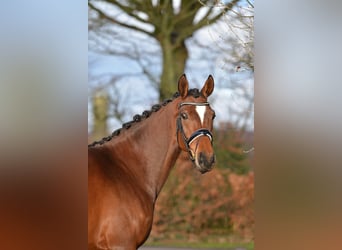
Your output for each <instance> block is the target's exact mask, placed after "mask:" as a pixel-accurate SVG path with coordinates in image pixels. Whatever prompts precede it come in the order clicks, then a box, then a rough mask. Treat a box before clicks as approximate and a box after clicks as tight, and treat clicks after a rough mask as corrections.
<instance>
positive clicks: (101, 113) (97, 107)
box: [91, 92, 109, 141]
mask: <svg viewBox="0 0 342 250" xmlns="http://www.w3.org/2000/svg"><path fill="white" fill-rule="evenodd" d="M92 103H93V115H94V124H93V130H92V136H91V137H92V140H93V141H94V140H99V139H101V138H103V137H105V136H106V135H107V134H108V128H107V118H108V111H109V96H108V94H107V93H103V92H95V94H94V96H93V102H92Z"/></svg>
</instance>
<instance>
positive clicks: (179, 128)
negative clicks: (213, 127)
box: [176, 102, 213, 161]
mask: <svg viewBox="0 0 342 250" xmlns="http://www.w3.org/2000/svg"><path fill="white" fill-rule="evenodd" d="M184 105H193V106H209V103H208V102H202V103H198V102H182V103H180V104H179V105H178V109H180V108H181V107H182V106H184ZM176 122H177V134H178V132H180V133H181V135H182V138H183V141H184V144H185V147H186V150H187V151H188V153H189V156H190V160H191V161H195V158H194V155H193V153H192V151H191V149H190V144H191V143H192V142H194V141H195V140H196V139H198V138H199V137H201V136H208V138H209V140H210V142H211V143H212V142H213V135H212V133H211V132H210V131H209V130H208V129H205V128H201V129H198V130H196V131H195V132H193V133H192V134H191V135H190V137H189V138H187V137H186V136H185V133H184V129H183V125H182V118H181V115H180V114H179V115H178V117H177V121H176ZM177 141H178V136H177ZM178 145H179V142H178Z"/></svg>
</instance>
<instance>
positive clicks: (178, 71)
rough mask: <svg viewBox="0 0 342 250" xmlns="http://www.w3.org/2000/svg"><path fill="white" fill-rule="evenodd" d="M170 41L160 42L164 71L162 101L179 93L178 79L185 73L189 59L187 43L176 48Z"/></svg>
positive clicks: (179, 44) (161, 86)
mask: <svg viewBox="0 0 342 250" xmlns="http://www.w3.org/2000/svg"><path fill="white" fill-rule="evenodd" d="M170 40H171V39H164V40H162V41H160V43H161V47H162V53H163V54H162V56H163V71H162V75H161V81H160V87H159V88H160V89H159V94H160V95H159V99H160V100H161V101H162V100H165V99H167V98H171V97H172V95H173V94H174V93H175V92H177V82H178V78H179V77H180V76H181V75H182V74H183V73H184V71H185V63H186V59H187V58H188V49H187V48H186V46H185V41H182V42H180V43H178V45H177V46H176V45H174V44H172V41H170Z"/></svg>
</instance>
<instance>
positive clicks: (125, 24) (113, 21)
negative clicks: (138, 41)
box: [88, 2, 153, 37]
mask: <svg viewBox="0 0 342 250" xmlns="http://www.w3.org/2000/svg"><path fill="white" fill-rule="evenodd" d="M88 6H89V8H91V9H92V10H94V11H96V12H97V13H98V14H99V16H100V18H104V19H106V20H107V21H110V22H112V23H115V24H117V25H120V26H122V27H125V28H128V29H131V30H135V31H139V32H142V33H144V34H147V35H149V36H152V37H153V35H152V33H151V32H148V31H147V30H144V29H142V28H139V27H137V26H133V25H130V24H127V23H123V22H120V21H118V20H116V19H115V18H113V17H110V16H109V15H107V14H106V13H104V12H103V11H102V10H100V9H99V8H97V7H95V6H94V5H93V4H92V3H90V2H88Z"/></svg>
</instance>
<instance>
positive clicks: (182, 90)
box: [178, 74, 189, 98]
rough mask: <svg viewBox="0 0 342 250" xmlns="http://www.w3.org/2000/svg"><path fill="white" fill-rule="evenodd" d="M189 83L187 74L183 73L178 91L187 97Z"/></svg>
mask: <svg viewBox="0 0 342 250" xmlns="http://www.w3.org/2000/svg"><path fill="white" fill-rule="evenodd" d="M188 90H189V83H188V80H187V79H186V76H185V74H183V75H182V76H181V77H180V78H179V80H178V92H179V94H180V95H181V96H182V97H183V98H185V97H186V96H187V95H188Z"/></svg>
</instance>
